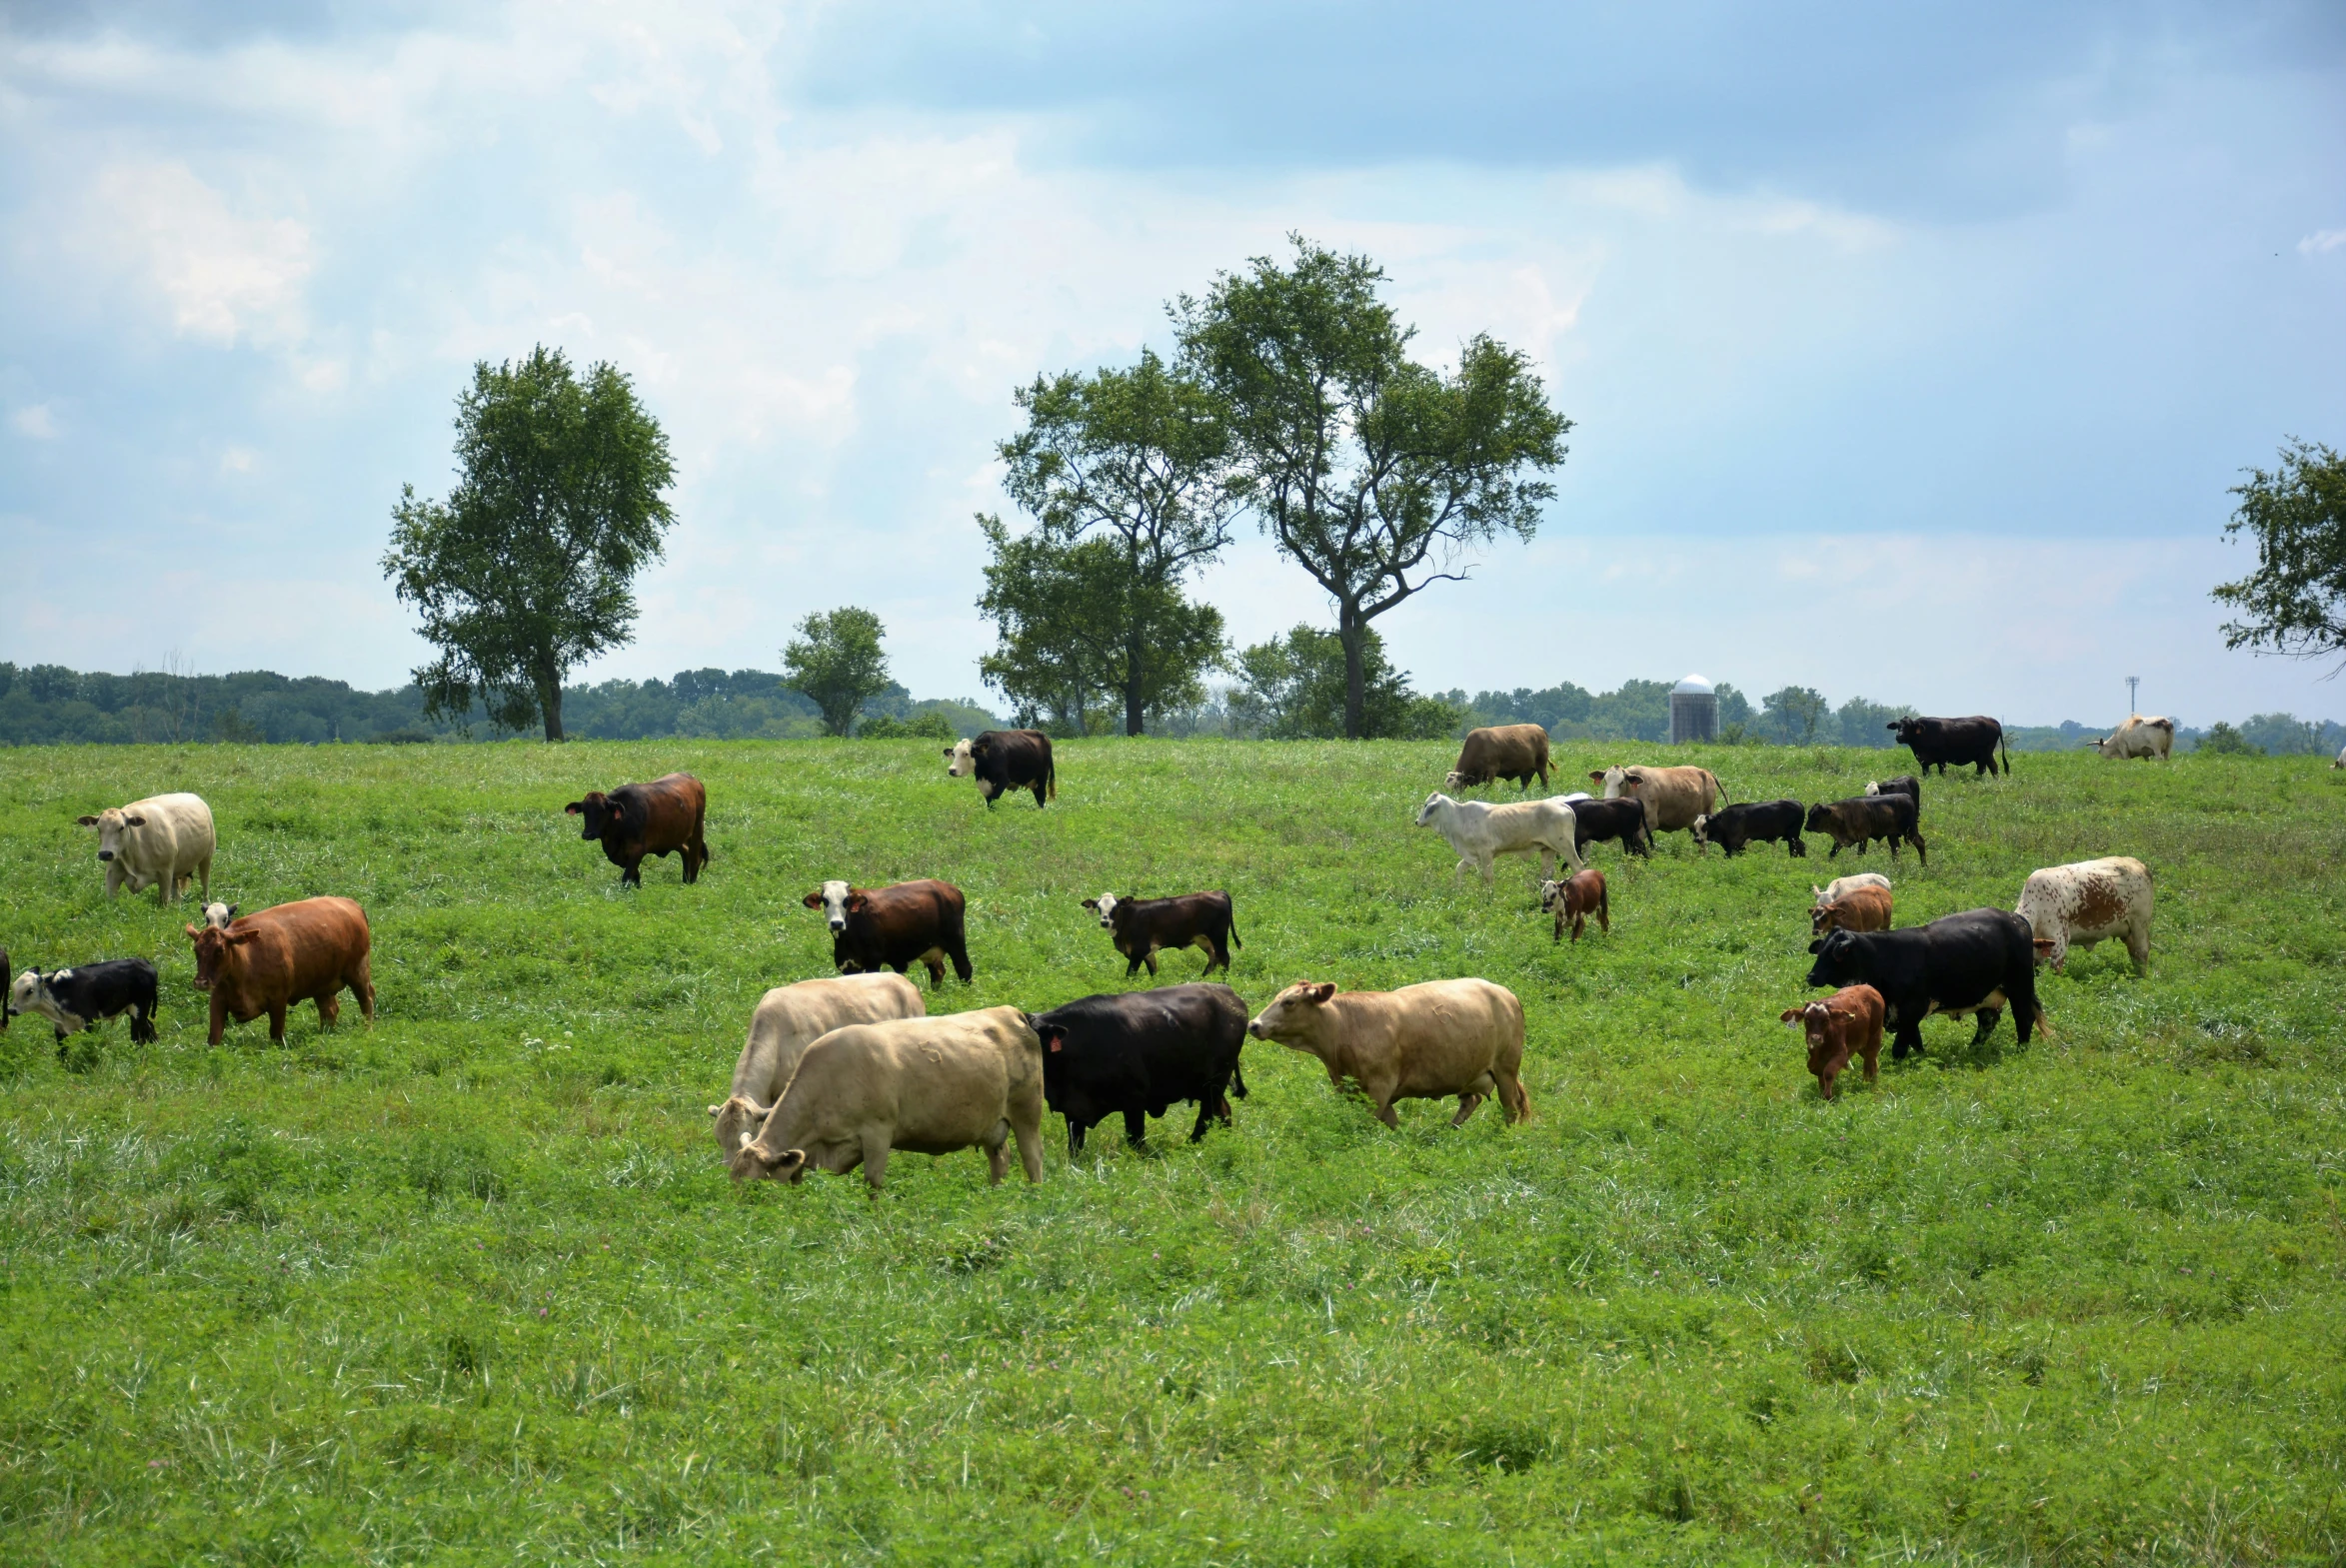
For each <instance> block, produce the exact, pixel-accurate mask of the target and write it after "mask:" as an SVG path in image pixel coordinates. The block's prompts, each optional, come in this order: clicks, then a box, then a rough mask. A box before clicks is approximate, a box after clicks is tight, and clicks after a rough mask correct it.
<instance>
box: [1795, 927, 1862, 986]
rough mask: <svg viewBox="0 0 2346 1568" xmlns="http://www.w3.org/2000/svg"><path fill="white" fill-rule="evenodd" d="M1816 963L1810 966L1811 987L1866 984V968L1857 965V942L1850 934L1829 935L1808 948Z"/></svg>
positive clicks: (1809, 981)
mask: <svg viewBox="0 0 2346 1568" xmlns="http://www.w3.org/2000/svg"><path fill="white" fill-rule="evenodd" d="M1808 950H1809V952H1810V953H1812V954H1813V955H1814V956H1815V958H1816V962H1815V963H1814V964H1812V965H1810V966H1809V970H1808V983H1809V984H1811V985H1834V986H1839V985H1856V984H1861V983H1863V981H1864V979H1865V975H1864V974H1863V973H1862V972H1860V970H1861V969H1862V968H1863V965H1862V964H1861V963H1860V962H1859V961H1858V951H1859V944H1858V941H1857V938H1856V937H1855V936H1853V935H1851V934H1850V933H1849V932H1847V931H1843V930H1834V931H1828V932H1826V933H1825V934H1824V935H1822V936H1819V937H1818V938H1816V940H1814V941H1812V942H1810V943H1809V944H1808Z"/></svg>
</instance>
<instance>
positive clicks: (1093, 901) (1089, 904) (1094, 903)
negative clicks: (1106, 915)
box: [1084, 898, 1100, 914]
mask: <svg viewBox="0 0 2346 1568" xmlns="http://www.w3.org/2000/svg"><path fill="white" fill-rule="evenodd" d="M1084 907H1085V908H1087V909H1090V910H1091V911H1092V912H1093V913H1094V914H1098V913H1099V912H1100V900H1099V899H1098V898H1086V899H1085V900H1084Z"/></svg>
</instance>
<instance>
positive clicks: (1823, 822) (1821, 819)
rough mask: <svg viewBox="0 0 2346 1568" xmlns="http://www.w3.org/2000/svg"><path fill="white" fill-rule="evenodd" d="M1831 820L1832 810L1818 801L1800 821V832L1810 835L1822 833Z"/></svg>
mask: <svg viewBox="0 0 2346 1568" xmlns="http://www.w3.org/2000/svg"><path fill="white" fill-rule="evenodd" d="M1832 819H1833V808H1832V807H1831V806H1829V805H1826V804H1824V803H1823V802H1822V801H1819V802H1818V803H1817V804H1815V805H1812V806H1810V807H1809V808H1808V815H1807V817H1806V818H1804V819H1803V820H1802V822H1801V824H1800V826H1801V831H1803V832H1812V833H1820V832H1823V831H1825V830H1826V828H1827V827H1828V826H1829V825H1830V823H1831V822H1832Z"/></svg>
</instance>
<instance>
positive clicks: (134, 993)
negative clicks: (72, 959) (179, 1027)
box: [7, 958, 156, 1056]
mask: <svg viewBox="0 0 2346 1568" xmlns="http://www.w3.org/2000/svg"><path fill="white" fill-rule="evenodd" d="M155 990H156V984H155V966H154V965H153V964H151V963H149V962H148V961H147V960H146V959H144V958H107V959H105V960H103V961H101V962H98V963H77V964H75V965H73V966H72V967H71V968H66V969H51V970H50V971H49V972H48V973H46V974H43V973H42V972H41V971H40V970H38V969H27V970H25V971H24V972H23V973H22V974H19V975H18V976H17V977H16V980H15V983H13V984H11V985H10V986H9V987H8V1006H7V1011H8V1015H9V1016H10V1017H14V1016H16V1015H17V1014H18V1013H20V1012H37V1013H39V1014H40V1015H41V1016H42V1017H44V1018H47V1019H48V1020H49V1022H50V1024H51V1026H53V1027H54V1028H55V1029H56V1030H57V1053H58V1054H59V1055H60V1056H62V1055H64V1054H65V1036H67V1035H68V1034H78V1033H80V1032H81V1031H82V1030H83V1029H86V1028H88V1027H89V1026H90V1025H91V1024H93V1023H99V1022H103V1021H104V1020H105V1019H108V1018H114V1017H119V1016H121V1015H122V1014H123V1013H126V1012H127V1013H129V1014H130V1038H131V1042H132V1043H133V1044H138V1045H144V1044H146V1043H147V1042H148V1041H150V1040H152V1039H153V1038H154V1037H155Z"/></svg>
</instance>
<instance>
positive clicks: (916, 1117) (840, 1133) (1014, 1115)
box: [731, 1007, 1043, 1192]
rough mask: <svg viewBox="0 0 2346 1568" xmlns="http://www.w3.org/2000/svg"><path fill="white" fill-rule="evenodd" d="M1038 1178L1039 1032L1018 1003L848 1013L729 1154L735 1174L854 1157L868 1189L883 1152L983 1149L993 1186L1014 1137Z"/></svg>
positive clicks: (778, 1174)
mask: <svg viewBox="0 0 2346 1568" xmlns="http://www.w3.org/2000/svg"><path fill="white" fill-rule="evenodd" d="M1014 1135H1015V1136H1016V1137H1017V1138H1018V1140H1019V1163H1020V1164H1022V1165H1024V1166H1025V1167H1026V1171H1027V1179H1028V1180H1029V1181H1041V1180H1042V1179H1043V1042H1042V1040H1040V1039H1038V1038H1037V1037H1036V1034H1035V1031H1034V1030H1033V1029H1032V1028H1030V1027H1028V1025H1027V1015H1026V1014H1025V1013H1023V1012H1021V1011H1019V1009H1018V1008H1016V1007H988V1008H985V1009H983V1010H981V1011H977V1012H957V1013H954V1014H953V1015H951V1016H950V1017H942V1018H898V1019H894V1020H892V1021H889V1022H885V1023H851V1024H849V1025H848V1026H847V1027H845V1028H841V1029H833V1030H832V1031H831V1032H830V1033H829V1034H826V1035H824V1036H823V1037H822V1038H821V1039H818V1040H816V1041H814V1042H813V1043H812V1044H810V1045H809V1046H808V1047H807V1049H806V1051H805V1053H804V1054H802V1055H801V1056H800V1057H799V1070H798V1071H797V1072H796V1073H794V1074H792V1076H791V1080H790V1084H789V1086H788V1087H786V1088H785V1089H784V1090H783V1091H782V1098H781V1100H780V1101H778V1102H777V1103H776V1105H775V1107H774V1110H773V1112H772V1113H771V1114H770V1115H768V1116H767V1118H766V1125H765V1126H763V1127H761V1128H760V1129H759V1130H758V1135H757V1137H755V1138H753V1139H752V1140H750V1141H749V1142H747V1143H745V1144H743V1145H742V1146H741V1148H740V1150H739V1151H737V1152H736V1153H735V1154H734V1156H733V1159H732V1161H731V1163H732V1167H733V1176H734V1179H735V1180H736V1181H741V1180H746V1179H748V1178H750V1177H754V1176H756V1177H771V1178H773V1179H775V1180H779V1181H788V1182H790V1183H791V1184H792V1185H794V1186H795V1185H797V1184H798V1182H799V1181H800V1180H801V1179H802V1178H804V1177H805V1175H806V1173H807V1171H808V1169H809V1167H813V1168H815V1169H817V1170H828V1171H831V1172H833V1173H834V1174H836V1175H843V1176H844V1175H846V1174H847V1173H848V1172H849V1171H851V1170H854V1169H855V1168H856V1167H857V1166H859V1165H861V1166H862V1167H863V1169H864V1180H865V1181H866V1182H868V1183H869V1184H870V1185H871V1188H872V1190H873V1191H874V1192H878V1191H879V1190H880V1186H881V1183H882V1182H883V1181H884V1180H885V1179H886V1178H887V1175H888V1160H889V1156H890V1155H891V1154H893V1153H895V1152H896V1151H897V1150H899V1149H903V1150H905V1151H907V1152H909V1153H914V1154H950V1153H952V1152H953V1151H954V1150H956V1149H966V1148H982V1149H984V1150H985V1151H986V1163H987V1166H988V1170H989V1174H990V1176H991V1179H992V1180H993V1181H994V1182H995V1183H996V1184H997V1185H999V1184H1000V1183H1001V1181H1002V1178H1003V1176H1004V1175H1005V1174H1006V1173H1007V1172H1008V1171H1009V1169H1010V1150H1009V1147H1008V1145H1009V1143H1010V1140H1011V1138H1012V1137H1013V1136H1014Z"/></svg>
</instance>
